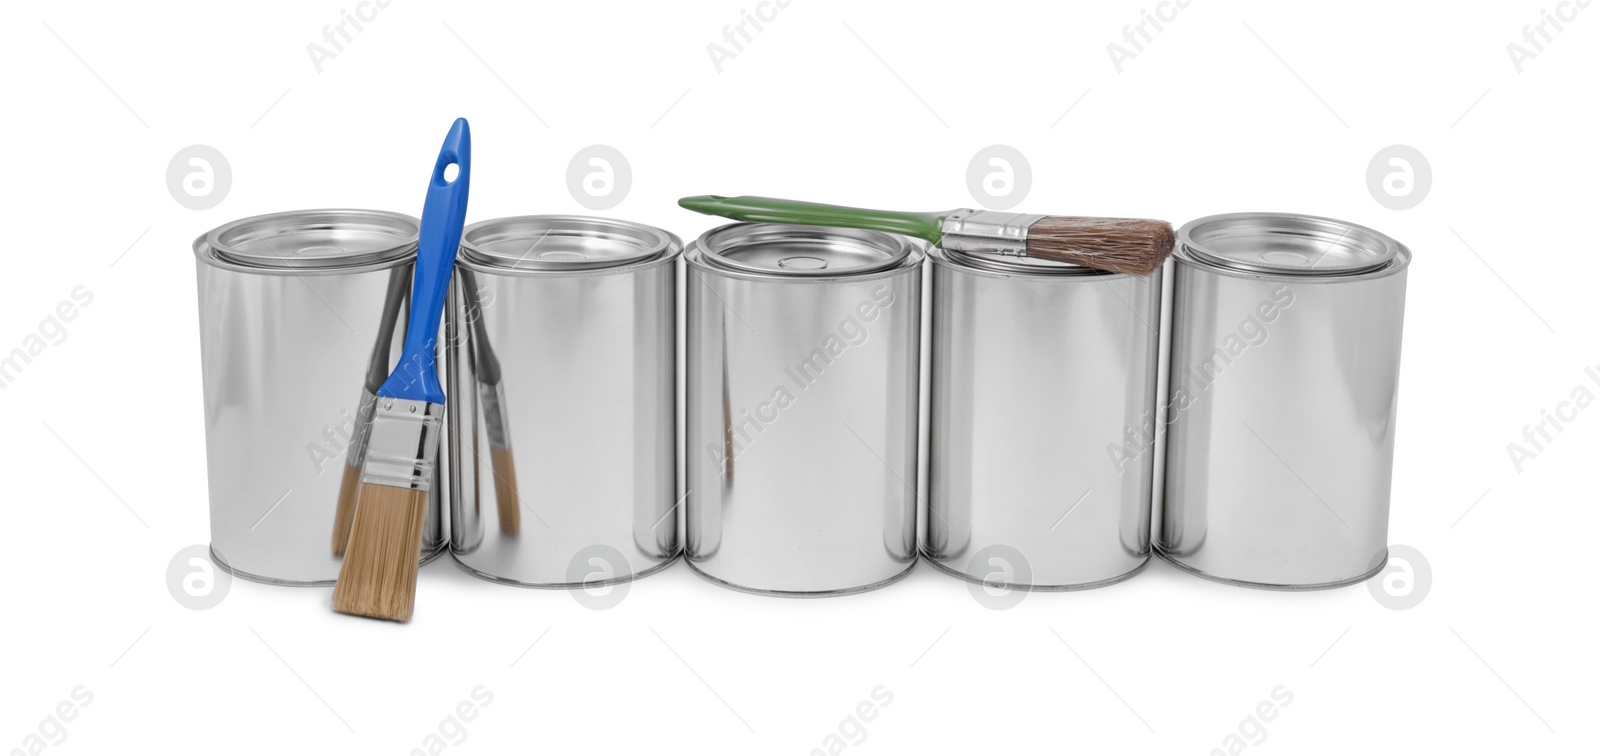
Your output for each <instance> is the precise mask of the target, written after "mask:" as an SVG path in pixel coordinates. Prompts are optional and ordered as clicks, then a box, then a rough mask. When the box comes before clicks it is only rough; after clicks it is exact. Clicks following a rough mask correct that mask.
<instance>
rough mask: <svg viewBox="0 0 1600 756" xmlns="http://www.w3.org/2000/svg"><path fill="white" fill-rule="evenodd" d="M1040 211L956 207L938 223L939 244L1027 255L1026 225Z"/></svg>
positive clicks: (1035, 220) (1038, 217)
mask: <svg viewBox="0 0 1600 756" xmlns="http://www.w3.org/2000/svg"><path fill="white" fill-rule="evenodd" d="M1044 217H1045V216H1043V215H1034V214H1028V213H1003V212H997V211H994V210H957V211H955V212H953V213H951V214H949V215H946V216H945V217H944V220H943V221H941V222H940V224H939V231H940V236H941V238H940V240H939V246H940V247H943V248H945V249H953V250H956V251H958V252H987V253H989V254H996V255H1015V256H1017V257H1027V255H1028V228H1029V227H1030V226H1032V225H1033V224H1035V223H1038V222H1039V221H1041V220H1044Z"/></svg>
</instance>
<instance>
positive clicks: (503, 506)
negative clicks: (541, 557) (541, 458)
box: [489, 445, 522, 535]
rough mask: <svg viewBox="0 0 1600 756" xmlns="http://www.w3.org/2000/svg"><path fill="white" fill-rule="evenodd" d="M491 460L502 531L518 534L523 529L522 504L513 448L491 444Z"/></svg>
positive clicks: (508, 533) (495, 499) (495, 500)
mask: <svg viewBox="0 0 1600 756" xmlns="http://www.w3.org/2000/svg"><path fill="white" fill-rule="evenodd" d="M489 461H490V466H491V467H492V468H493V470H494V502H495V505H496V507H497V508H498V509H499V510H500V532H502V533H505V534H506V535H516V534H517V533H518V532H520V531H521V530H522V506H521V504H520V502H519V501H518V499H517V466H516V465H515V464H514V463H513V462H512V460H511V449H510V448H505V449H502V448H500V447H498V446H493V445H491V446H490V447H489Z"/></svg>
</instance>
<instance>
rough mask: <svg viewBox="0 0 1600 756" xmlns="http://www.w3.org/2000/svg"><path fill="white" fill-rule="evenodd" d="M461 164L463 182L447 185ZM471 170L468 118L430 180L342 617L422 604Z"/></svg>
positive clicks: (387, 613)
mask: <svg viewBox="0 0 1600 756" xmlns="http://www.w3.org/2000/svg"><path fill="white" fill-rule="evenodd" d="M452 165H453V166H456V175H455V178H454V179H447V178H446V177H445V173H446V169H447V168H449V167H450V166H452ZM471 166H472V134H471V130H470V129H468V128H467V121H466V119H464V118H458V119H456V122H455V125H453V126H451V127H450V133H449V134H448V135H446V136H445V138H444V146H443V147H441V148H440V149H439V159H438V160H437V161H435V163H434V166H433V176H432V177H431V178H430V179H429V180H428V198H427V201H426V203H424V205H423V208H422V231H421V237H420V239H419V241H418V244H417V263H416V268H415V270H414V271H413V273H412V281H411V315H410V317H409V318H408V320H407V324H406V339H405V345H404V347H403V349H402V350H401V353H400V364H398V365H396V366H395V369H394V372H392V373H390V374H389V378H388V379H387V380H385V381H384V382H383V384H382V385H380V386H379V387H378V390H377V393H376V396H375V399H376V405H375V407H374V409H373V412H372V421H371V426H370V427H369V428H367V430H366V433H365V436H364V444H363V446H364V448H365V454H364V459H362V461H361V487H360V494H359V496H358V497H357V500H356V512H355V520H354V522H353V523H352V525H351V528H350V542H349V543H348V544H346V546H345V553H344V564H343V565H341V566H340V568H339V581H338V583H336V584H335V585H334V588H333V609H334V611H336V612H341V613H344V614H359V615H362V616H365V617H375V618H378V619H387V620H395V621H397V622H405V621H406V620H408V619H410V618H411V609H412V607H413V605H414V604H415V603H416V595H417V558H418V552H420V551H421V549H422V528H423V524H424V522H425V520H426V518H427V513H428V488H429V486H430V484H432V482H433V461H434V459H435V458H436V456H437V453H438V451H439V430H440V425H441V424H442V423H443V418H444V403H445V396H444V388H443V387H442V386H441V385H440V383H439V370H438V367H437V365H435V358H434V357H435V354H436V352H437V350H438V343H437V342H438V335H439V320H440V318H441V317H443V314H444V301H445V294H446V292H447V291H448V289H449V287H450V274H451V271H452V270H453V269H454V267H455V262H456V251H457V250H458V249H459V248H460V246H461V226H462V224H463V222H464V221H465V220H466V216H467V186H468V181H469V179H470V178H471V175H472V171H471Z"/></svg>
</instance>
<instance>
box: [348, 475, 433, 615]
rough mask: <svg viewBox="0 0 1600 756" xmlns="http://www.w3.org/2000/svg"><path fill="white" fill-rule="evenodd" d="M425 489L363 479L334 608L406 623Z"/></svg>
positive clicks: (412, 599) (413, 596)
mask: <svg viewBox="0 0 1600 756" xmlns="http://www.w3.org/2000/svg"><path fill="white" fill-rule="evenodd" d="M427 514H428V492H427V491H418V490H414V489H408V488H397V487H395V486H382V485H378V484H375V483H366V484H363V485H362V486H361V496H360V498H359V501H358V503H357V504H356V514H355V522H354V524H353V525H352V527H351V531H350V545H349V546H348V547H346V549H345V555H344V564H343V565H342V566H340V568H339V582H338V583H337V584H335V585H334V588H333V610H334V611H336V612H340V613H342V614H358V615H361V616H363V617H374V618H377V619H386V620H394V621H396V622H405V621H406V620H408V619H411V607H412V605H413V604H414V603H415V602H416V597H417V561H418V554H419V553H420V552H421V550H422V528H423V524H424V522H425V521H426V519H427Z"/></svg>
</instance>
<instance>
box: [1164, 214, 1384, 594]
mask: <svg viewBox="0 0 1600 756" xmlns="http://www.w3.org/2000/svg"><path fill="white" fill-rule="evenodd" d="M1174 259H1175V260H1176V270H1175V276H1174V284H1173V291H1172V314H1171V317H1172V346H1171V357H1170V365H1169V386H1168V394H1167V397H1166V406H1165V408H1164V409H1165V411H1166V413H1167V418H1166V422H1167V423H1168V427H1167V447H1166V451H1167V456H1166V470H1165V474H1166V481H1165V483H1166V486H1165V493H1164V502H1163V503H1162V505H1161V506H1160V507H1159V510H1160V511H1159V512H1158V515H1157V522H1158V523H1159V524H1158V525H1157V530H1158V533H1157V536H1156V549H1157V551H1158V553H1160V554H1161V555H1162V556H1163V557H1164V558H1166V559H1167V560H1169V561H1171V562H1172V563H1173V564H1175V565H1177V566H1178V567H1180V568H1182V569H1184V570H1186V571H1188V572H1192V573H1194V574H1197V575H1200V576H1201V577H1205V578H1210V579H1213V580H1219V581H1222V582H1227V583H1234V584H1239V585H1247V586H1252V587H1257V588H1275V589H1280V590H1310V589H1317V588H1332V587H1336V586H1341V585H1348V584H1351V583H1357V582H1361V581H1363V580H1365V579H1367V578H1369V577H1371V576H1372V575H1375V574H1377V573H1378V571H1380V570H1381V569H1382V568H1383V567H1384V565H1385V563H1386V562H1387V560H1388V546H1387V537H1388V524H1389V487H1390V477H1391V473H1392V471H1393V466H1394V439H1395V408H1396V397H1397V394H1398V387H1399V373H1400V335H1401V325H1402V321H1403V316H1404V312H1405V286H1406V268H1407V266H1408V265H1409V264H1410V262H1411V252H1410V250H1408V249H1406V247H1405V246H1404V245H1402V244H1400V243H1398V242H1396V241H1394V240H1393V239H1390V238H1389V237H1387V236H1385V235H1383V234H1381V233H1378V232H1377V231H1373V230H1372V229H1369V228H1365V227H1362V226H1358V225H1355V224H1353V223H1345V222H1343V221H1337V220H1332V219H1328V218H1317V217H1312V216H1304V215H1290V214H1280V213H1237V214H1230V215H1216V216H1211V217H1207V218H1201V219H1200V220H1196V221H1193V222H1191V223H1189V224H1187V225H1185V226H1184V227H1183V228H1182V229H1180V230H1179V232H1178V249H1177V251H1176V253H1175V255H1174Z"/></svg>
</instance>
